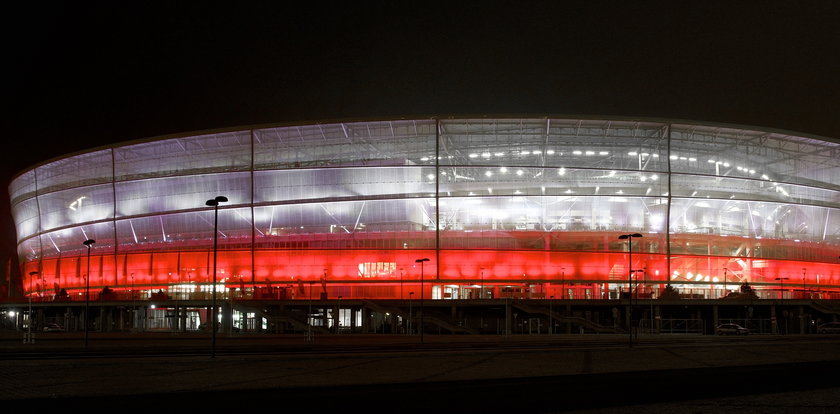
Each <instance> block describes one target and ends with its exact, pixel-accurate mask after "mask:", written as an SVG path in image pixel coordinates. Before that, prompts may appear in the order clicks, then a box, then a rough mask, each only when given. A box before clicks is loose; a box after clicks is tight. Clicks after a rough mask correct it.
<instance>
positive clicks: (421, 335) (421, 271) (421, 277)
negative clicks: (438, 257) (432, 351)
mask: <svg viewBox="0 0 840 414" xmlns="http://www.w3.org/2000/svg"><path fill="white" fill-rule="evenodd" d="M428 261H429V258H428V257H425V258H422V259H417V260H415V261H414V263H420V342H421V343H422V342H423V317H424V316H426V315H424V312H423V264H424V262H428Z"/></svg>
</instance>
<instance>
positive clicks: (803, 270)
mask: <svg viewBox="0 0 840 414" xmlns="http://www.w3.org/2000/svg"><path fill="white" fill-rule="evenodd" d="M41 277H43V276H41ZM802 297H803V298H804V297H805V268H804V267H803V268H802Z"/></svg>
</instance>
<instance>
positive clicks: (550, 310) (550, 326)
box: [548, 296, 554, 335]
mask: <svg viewBox="0 0 840 414" xmlns="http://www.w3.org/2000/svg"><path fill="white" fill-rule="evenodd" d="M552 303H554V296H551V297H550V298H549V300H548V334H549V335H551V334H553V333H554V321H553V320H552V319H553V316H554V309H553V307H552V306H551V304H552Z"/></svg>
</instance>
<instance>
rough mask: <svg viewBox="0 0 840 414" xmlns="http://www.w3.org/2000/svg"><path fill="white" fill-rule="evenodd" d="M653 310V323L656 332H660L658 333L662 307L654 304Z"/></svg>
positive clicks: (660, 329) (660, 327)
mask: <svg viewBox="0 0 840 414" xmlns="http://www.w3.org/2000/svg"><path fill="white" fill-rule="evenodd" d="M653 311H654V313H655V315H656V316H655V317H654V318H655V319H654V320H655V323H656V333H657V334H660V333H662V307H661V306H659V305H656V306H655V307H654V308H653Z"/></svg>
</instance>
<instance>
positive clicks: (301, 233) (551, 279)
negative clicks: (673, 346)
mask: <svg viewBox="0 0 840 414" xmlns="http://www.w3.org/2000/svg"><path fill="white" fill-rule="evenodd" d="M838 149H840V145H838V144H837V143H835V142H831V141H829V140H827V139H825V138H819V137H807V136H796V135H791V134H790V133H787V132H778V131H769V130H766V131H762V130H755V129H745V128H742V127H735V126H721V125H700V124H690V123H684V122H682V123H677V122H671V121H632V120H593V119H550V118H523V119H489V118H481V119H449V118H447V119H416V120H384V121H370V122H339V123H319V124H306V125H285V126H275V127H265V128H253V129H243V130H234V131H225V132H216V133H207V134H201V135H190V136H179V137H168V138H161V139H155V140H149V141H145V142H132V143H125V144H118V145H114V146H113V147H109V148H102V149H97V150H92V151H89V152H85V153H81V154H77V155H73V156H68V157H65V158H61V159H58V160H55V161H51V162H48V163H45V164H43V165H40V166H37V167H34V168H32V169H30V170H27V171H25V172H23V173H21V174H20V175H18V176H17V177H16V178H15V179H14V180H13V181H12V182H11V185H10V188H9V191H10V196H11V202H12V212H13V215H14V219H15V223H16V226H17V238H18V252H19V255H20V258H21V263H22V274H23V275H24V289H25V291H26V294H27V295H29V296H32V297H36V298H38V297H44V298H51V297H53V295H56V294H58V292H60V290H61V289H65V290H66V291H67V292H68V293H69V294H70V295H71V297H73V296H76V295H81V294H82V292H84V287H85V277H86V275H87V273H88V268H89V269H90V286H91V287H90V289H91V292H94V291H97V290H101V289H103V288H105V287H109V288H110V289H112V290H113V291H114V294H116V295H126V294H131V296H132V297H136V296H135V295H141V296H149V295H151V294H152V293H154V292H159V291H161V290H163V291H164V292H166V293H167V294H168V295H169V296H171V297H176V298H202V297H206V295H208V292H210V291H211V290H212V289H211V288H212V284H211V280H212V275H213V269H212V263H213V251H214V249H213V242H214V237H213V236H214V210H213V208H212V207H208V206H206V205H205V201H206V200H208V199H212V198H214V197H216V196H218V195H223V196H226V197H227V198H228V199H229V202H226V203H221V205H220V207H219V210H218V227H217V228H218V233H216V235H217V236H218V238H217V239H218V248H217V252H218V259H217V260H218V265H217V280H218V282H217V283H218V287H219V291H220V292H222V294H223V295H238V296H245V297H253V298H266V299H268V298H273V299H305V298H310V297H311V296H312V295H313V294H314V295H316V296H320V295H326V297H330V298H333V297H343V298H348V299H349V298H372V299H382V298H408V297H409V296H410V295H417V296H419V295H420V292H419V289H420V287H421V278H422V279H423V282H424V283H423V284H422V288H423V289H424V292H423V293H424V294H425V297H427V298H436V299H466V298H499V297H515V298H550V297H554V298H573V299H607V298H616V297H618V296H619V295H620V294H621V292H622V291H626V290H627V289H628V286H629V283H628V275H629V274H631V269H632V271H633V272H632V274H633V275H634V276H633V277H634V279H635V280H634V285H633V286H634V287H633V289H634V291H635V293H636V294H637V295H640V296H641V297H651V296H652V297H657V296H658V295H659V294H660V293H661V292H662V290H663V289H664V288H665V287H666V286H667V285H669V284H670V285H671V286H672V287H675V288H677V289H678V291H679V292H680V293H682V294H683V295H688V296H690V297H702V298H718V297H722V296H725V295H726V294H727V293H728V292H729V291H733V290H737V289H738V288H739V287H740V286H741V285H742V284H744V283H749V284H750V285H751V286H752V287H754V288H755V289H756V290H757V292H758V294H759V295H760V296H762V297H769V298H780V297H784V298H794V297H801V296H806V295H807V296H810V297H813V296H814V295H817V296H820V297H832V296H834V295H835V294H836V293H835V292H838V291H840V260H838V254H840V210H838V208H840V185H838V177H840V159H838V157H837V155H838ZM633 233H639V234H640V235H642V236H643V237H641V238H638V237H634V238H631V240H632V243H633V245H632V251H630V250H629V249H630V248H631V246H628V243H627V241H626V240H620V239H619V236H620V235H622V234H633ZM87 239H95V240H96V243H95V244H94V246H93V248H92V249H91V250H90V252H88V250H87V247H86V246H84V245H83V244H82V242H83V241H85V240H87ZM88 253H90V262H89V263H88V260H87V257H88ZM420 258H428V259H429V261H427V262H422V263H418V262H417V259H420ZM631 261H632V264H631ZM417 296H414V297H417Z"/></svg>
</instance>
